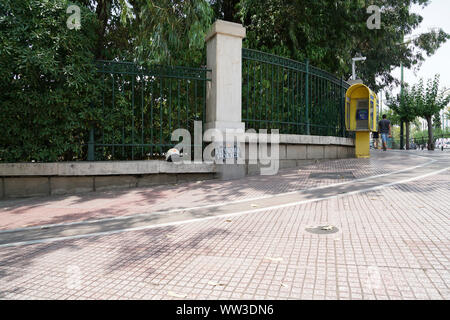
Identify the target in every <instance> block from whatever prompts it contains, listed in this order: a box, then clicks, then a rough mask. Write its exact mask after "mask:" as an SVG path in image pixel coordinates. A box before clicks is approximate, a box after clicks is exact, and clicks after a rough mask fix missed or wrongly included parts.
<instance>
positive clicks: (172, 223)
mask: <svg viewBox="0 0 450 320" xmlns="http://www.w3.org/2000/svg"><path fill="white" fill-rule="evenodd" d="M449 169H450V168H445V169H441V170H437V171H432V172H429V173H427V174H424V175H421V176H416V177H412V178H408V179H404V180H401V181H396V182H391V183H387V184H383V185H380V186H376V187H370V188H366V189H361V190H357V191H352V192H348V193H343V194H337V195H333V196H327V197H320V198H315V199H308V200H302V201H297V202H291V203H286V204H282V205H277V206H272V207H266V208H260V209H253V210H247V211H240V212H235V213H227V214H223V215H217V216H210V217H204V218H197V219H189V220H182V221H175V222H168V223H161V224H155V225H147V226H141V227H133V228H125V229H119V230H112V231H104V232H96V233H88V234H82V235H74V236H67V237H55V238H46V239H39V240H30V241H21V242H12V243H6V244H2V245H0V248H2V247H10V246H20V245H30V244H37V243H45V242H55V241H61V240H73V239H81V238H88V237H96V236H106V235H111V234H116V233H122V232H129V231H141V230H147V229H155V228H163V227H167V226H177V225H181V224H186V223H192V222H199V221H206V220H211V219H218V218H220V219H223V218H229V217H236V216H240V215H244V214H248V213H256V212H261V211H268V210H276V209H280V208H286V207H293V206H297V205H301V204H305V203H310V202H316V201H322V200H328V199H334V198H340V197H344V196H348V195H352V194H358V193H363V192H367V191H372V190H379V189H382V188H386V187H390V186H393V185H397V184H402V183H407V182H411V181H415V180H419V179H422V178H426V177H429V176H433V175H436V174H439V173H441V172H444V171H447V170H449Z"/></svg>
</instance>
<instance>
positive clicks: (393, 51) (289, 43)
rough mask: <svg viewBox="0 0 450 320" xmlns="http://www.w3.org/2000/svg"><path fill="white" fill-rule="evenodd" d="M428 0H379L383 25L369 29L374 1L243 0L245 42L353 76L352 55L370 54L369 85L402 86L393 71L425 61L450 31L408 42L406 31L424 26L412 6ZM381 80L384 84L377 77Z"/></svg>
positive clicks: (364, 71)
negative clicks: (401, 66) (369, 10)
mask: <svg viewBox="0 0 450 320" xmlns="http://www.w3.org/2000/svg"><path fill="white" fill-rule="evenodd" d="M428 3H429V1H427V0H404V1H398V0H374V1H370V4H374V5H378V6H379V7H380V8H381V10H382V11H381V28H380V29H379V30H376V29H375V30H369V29H368V27H367V24H366V22H367V19H368V17H369V14H367V11H366V9H367V7H368V6H369V2H368V1H356V0H355V1H340V0H289V1H288V0H241V3H240V8H241V10H240V11H239V15H240V18H241V21H242V23H243V24H244V26H246V27H247V39H246V40H245V45H246V46H248V47H250V48H252V49H257V50H264V51H270V52H272V53H275V54H280V55H284V56H286V57H288V58H291V59H295V60H300V61H302V60H304V59H306V58H308V59H309V60H310V61H311V64H312V65H314V66H316V67H319V68H322V69H324V70H326V71H328V72H331V73H333V74H335V75H336V76H345V77H349V76H350V75H351V58H352V57H354V56H355V55H356V54H357V53H361V54H362V55H363V56H366V57H367V60H366V62H364V63H363V64H361V65H359V66H358V74H359V75H360V76H361V78H362V80H363V81H364V83H366V84H367V85H368V86H369V87H371V88H372V89H374V90H375V91H378V89H380V88H381V87H384V86H393V85H397V84H398V83H399V82H398V80H396V79H394V78H393V77H392V75H391V71H392V70H393V69H394V68H396V67H399V66H400V63H403V65H404V66H405V67H406V68H411V67H413V66H416V65H419V64H420V63H421V62H422V61H424V59H425V56H429V55H432V54H433V53H434V52H435V51H436V50H437V49H438V48H439V47H440V46H441V45H442V44H443V43H444V42H445V41H446V40H447V39H449V38H450V35H449V34H447V33H445V32H444V31H443V30H436V31H430V32H427V33H424V34H422V35H420V36H419V37H418V38H416V39H414V40H412V41H410V42H409V43H408V44H402V43H403V42H404V35H408V34H411V33H412V31H413V30H414V29H415V28H417V27H418V26H419V24H420V23H421V21H422V17H421V16H420V15H417V14H413V13H411V12H410V7H411V5H412V4H419V5H422V6H426V5H427V4H428ZM377 78H381V79H382V83H377V82H376V79H377Z"/></svg>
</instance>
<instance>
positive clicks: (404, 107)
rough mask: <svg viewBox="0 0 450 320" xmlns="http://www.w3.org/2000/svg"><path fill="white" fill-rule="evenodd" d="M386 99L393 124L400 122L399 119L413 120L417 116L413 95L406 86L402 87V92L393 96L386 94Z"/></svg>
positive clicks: (404, 120)
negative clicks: (393, 120)
mask: <svg viewBox="0 0 450 320" xmlns="http://www.w3.org/2000/svg"><path fill="white" fill-rule="evenodd" d="M386 100H387V106H388V107H389V109H390V110H391V111H392V112H391V117H392V119H395V124H400V121H403V122H413V121H414V120H415V119H416V118H417V116H418V114H417V110H416V109H415V106H416V105H415V104H414V101H413V100H414V95H413V94H412V92H411V91H410V89H409V88H408V87H407V86H405V88H404V89H403V93H400V94H398V95H397V96H396V97H395V98H393V97H391V96H390V95H389V94H387V95H386Z"/></svg>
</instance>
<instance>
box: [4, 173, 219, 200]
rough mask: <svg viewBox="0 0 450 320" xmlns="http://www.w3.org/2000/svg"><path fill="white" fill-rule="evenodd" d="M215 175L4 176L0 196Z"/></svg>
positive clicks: (149, 184) (103, 188)
mask: <svg viewBox="0 0 450 320" xmlns="http://www.w3.org/2000/svg"><path fill="white" fill-rule="evenodd" d="M214 178H216V176H215V173H170V174H150V175H116V176H113V175H110V176H89V177H87V176H83V177H73V176H66V177H6V178H2V179H1V180H0V186H1V187H0V188H1V189H0V199H2V198H3V199H4V198H24V197H42V196H48V195H64V194H79V193H86V192H93V191H108V190H118V189H129V188H135V187H152V186H157V185H167V184H176V183H185V182H192V181H202V180H211V179H214ZM3 183H4V186H3Z"/></svg>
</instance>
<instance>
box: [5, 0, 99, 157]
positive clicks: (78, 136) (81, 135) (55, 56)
mask: <svg viewBox="0 0 450 320" xmlns="http://www.w3.org/2000/svg"><path fill="white" fill-rule="evenodd" d="M67 7H68V2H67V1H65V0H52V1H40V0H2V1H1V2H0V30H1V32H0V131H1V132H2V134H1V135H0V161H8V162H9V161H11V162H13V161H31V160H36V161H41V160H42V161H56V160H73V159H74V157H76V156H77V155H82V154H83V145H84V144H85V143H86V142H87V135H86V131H87V128H88V125H89V121H90V120H91V119H93V118H94V117H95V115H94V114H95V110H93V109H92V108H90V104H91V103H95V101H96V99H98V97H99V94H98V86H99V83H98V82H97V81H96V68H95V64H94V53H93V52H94V50H95V43H96V40H97V35H96V33H95V30H96V28H97V20H96V17H95V15H94V14H93V13H92V12H90V11H89V10H87V9H86V8H84V7H82V8H81V15H82V20H81V24H82V25H81V29H80V30H76V29H73V30H70V29H68V27H67V25H66V20H67V18H68V17H69V16H68V15H67V14H66V9H67Z"/></svg>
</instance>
